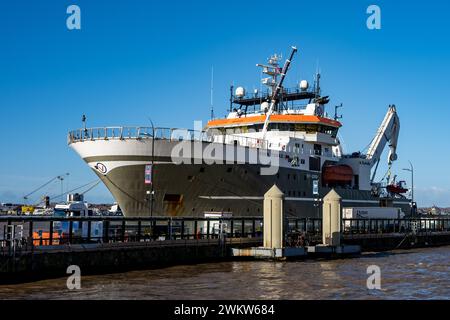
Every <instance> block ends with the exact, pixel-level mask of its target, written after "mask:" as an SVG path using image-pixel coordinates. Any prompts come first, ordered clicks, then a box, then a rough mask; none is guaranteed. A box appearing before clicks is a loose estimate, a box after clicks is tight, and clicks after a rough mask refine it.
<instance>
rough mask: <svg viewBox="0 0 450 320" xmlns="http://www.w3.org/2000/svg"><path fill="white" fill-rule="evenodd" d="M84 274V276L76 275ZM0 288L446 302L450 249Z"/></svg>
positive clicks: (92, 294) (2, 289)
mask: <svg viewBox="0 0 450 320" xmlns="http://www.w3.org/2000/svg"><path fill="white" fill-rule="evenodd" d="M370 265H377V266H379V267H380V269H381V290H369V289H367V286H366V282H367V278H368V277H369V275H368V274H367V268H368V266H370ZM81 271H82V270H81ZM66 280H67V279H66V278H61V279H54V280H46V281H39V282H34V283H28V284H20V285H3V286H2V285H0V299H87V300H98V299H107V300H110V299H120V300H123V299H131V300H135V299H139V300H141V299H151V300H166V299H170V300H186V299H187V300H191V299H192V300H214V299H223V300H247V299H251V300H272V299H275V300H279V299H282V300H316V299H320V300H322V299H446V300H450V247H440V248H427V249H414V250H409V251H391V252H385V253H366V254H364V255H362V256H361V257H359V258H353V259H340V260H306V261H297V262H263V261H245V262H223V263H209V264H199V265H189V266H175V267H170V268H165V269H159V270H148V271H134V272H126V273H119V274H111V275H102V276H82V278H81V285H82V288H81V290H75V291H70V290H68V289H67V286H66Z"/></svg>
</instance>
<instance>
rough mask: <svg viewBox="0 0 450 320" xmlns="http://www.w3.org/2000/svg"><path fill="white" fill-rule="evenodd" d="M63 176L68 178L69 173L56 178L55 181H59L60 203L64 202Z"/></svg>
mask: <svg viewBox="0 0 450 320" xmlns="http://www.w3.org/2000/svg"><path fill="white" fill-rule="evenodd" d="M64 176H69V173H66V174H65V175H61V176H58V177H57V179H58V180H59V181H61V202H63V201H64Z"/></svg>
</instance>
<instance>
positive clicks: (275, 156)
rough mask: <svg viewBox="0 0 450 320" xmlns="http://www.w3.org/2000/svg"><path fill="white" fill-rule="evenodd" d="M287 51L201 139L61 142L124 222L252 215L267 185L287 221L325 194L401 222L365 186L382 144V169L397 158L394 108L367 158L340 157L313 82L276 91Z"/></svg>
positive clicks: (132, 131) (403, 204) (114, 135)
mask: <svg viewBox="0 0 450 320" xmlns="http://www.w3.org/2000/svg"><path fill="white" fill-rule="evenodd" d="M296 52H297V49H296V48H295V47H293V48H292V52H291V54H290V56H289V58H288V59H287V60H286V62H285V64H284V66H283V67H281V66H280V64H279V62H280V60H281V57H280V56H278V55H274V56H272V57H270V58H269V60H268V62H267V64H263V65H258V66H259V67H261V68H262V72H263V73H264V74H265V75H267V77H266V78H264V79H262V83H263V84H264V85H265V86H266V87H267V89H266V90H262V91H261V92H259V91H258V90H255V91H253V92H252V93H247V92H246V90H245V89H244V88H243V87H237V88H233V87H232V88H231V97H230V108H229V113H228V116H227V117H226V118H224V119H212V120H210V121H209V122H208V124H207V126H206V127H205V128H204V130H198V131H191V130H180V129H165V128H154V127H151V128H148V127H137V128H128V127H107V128H92V129H88V128H84V129H80V130H77V131H73V132H71V133H69V144H70V146H71V147H72V148H73V149H74V150H75V151H76V152H77V153H78V154H80V156H81V157H82V158H83V159H84V160H85V161H86V162H87V163H88V165H89V166H90V167H91V168H92V169H93V170H94V171H95V172H96V174H97V175H98V176H99V177H100V178H101V179H102V181H103V182H104V183H105V185H106V186H107V187H108V188H109V190H110V191H111V192H112V194H113V196H114V197H115V199H116V201H117V202H118V204H119V205H120V207H121V208H122V210H123V212H124V214H125V215H126V216H147V215H153V216H167V215H170V216H180V215H183V216H204V215H208V214H212V213H226V214H228V215H230V214H231V215H233V216H246V215H247V216H248V215H251V216H258V215H261V214H262V199H263V195H264V193H265V192H266V191H267V190H268V189H269V188H270V187H271V186H273V185H274V184H277V185H278V187H279V188H280V189H281V190H282V191H283V192H284V194H285V197H286V213H287V214H288V215H293V216H306V217H320V216H321V199H322V197H323V196H324V195H325V194H326V193H328V192H329V191H330V190H331V188H335V189H336V191H337V192H338V193H339V194H340V195H341V196H342V198H343V205H344V207H358V206H360V207H368V206H396V207H399V208H401V209H402V210H403V211H404V212H405V213H409V201H408V200H407V199H406V198H405V197H403V196H401V195H399V194H393V193H388V192H386V189H382V185H381V184H379V183H375V182H374V179H375V173H376V170H377V168H378V164H379V162H380V157H381V154H382V152H383V150H384V149H385V147H386V145H387V144H388V145H389V148H390V152H389V159H388V164H389V167H390V166H391V165H392V162H393V161H395V160H396V159H397V155H396V147H397V140H398V133H399V129H400V122H399V118H398V115H397V112H396V108H395V106H389V108H388V112H387V114H386V117H385V119H384V121H383V122H382V125H381V126H380V128H379V129H378V131H377V134H376V136H375V138H374V139H373V142H372V144H371V146H370V148H369V150H368V152H367V154H362V153H353V154H350V155H346V154H344V153H343V150H342V148H341V144H340V141H339V138H338V131H339V129H340V128H341V126H342V124H341V123H340V122H339V121H338V120H339V116H338V115H337V112H336V113H335V115H334V116H330V115H329V114H328V113H327V112H326V106H327V104H328V103H329V101H330V99H329V97H328V96H322V94H321V87H320V74H319V73H317V75H316V77H315V81H314V85H313V86H312V87H311V88H310V85H309V83H308V82H307V81H305V80H303V81H301V82H300V83H299V85H298V87H296V88H294V89H288V88H285V87H284V86H283V83H284V79H285V77H286V76H287V73H288V71H289V68H290V65H291V63H292V60H293V58H294V56H295V54H296ZM389 172H390V171H389Z"/></svg>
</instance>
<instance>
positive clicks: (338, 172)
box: [322, 164, 353, 185]
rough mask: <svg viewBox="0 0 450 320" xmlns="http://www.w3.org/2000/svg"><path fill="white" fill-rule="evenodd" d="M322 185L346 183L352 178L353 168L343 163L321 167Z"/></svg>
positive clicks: (349, 182)
mask: <svg viewBox="0 0 450 320" xmlns="http://www.w3.org/2000/svg"><path fill="white" fill-rule="evenodd" d="M322 180H323V183H324V185H347V184H351V183H352V180H353V169H352V168H351V167H350V166H348V165H345V164H342V165H330V166H325V167H324V168H323V173H322Z"/></svg>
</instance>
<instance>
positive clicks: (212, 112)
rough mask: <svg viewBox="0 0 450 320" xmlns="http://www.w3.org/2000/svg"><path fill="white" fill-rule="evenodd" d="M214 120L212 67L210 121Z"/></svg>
mask: <svg viewBox="0 0 450 320" xmlns="http://www.w3.org/2000/svg"><path fill="white" fill-rule="evenodd" d="M212 119H214V66H213V67H211V120H212Z"/></svg>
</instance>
